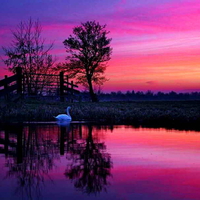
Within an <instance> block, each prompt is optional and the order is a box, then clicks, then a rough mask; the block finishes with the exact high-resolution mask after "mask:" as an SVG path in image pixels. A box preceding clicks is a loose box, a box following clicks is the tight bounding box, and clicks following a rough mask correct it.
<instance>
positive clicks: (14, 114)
mask: <svg viewBox="0 0 200 200" xmlns="http://www.w3.org/2000/svg"><path fill="white" fill-rule="evenodd" d="M67 106H71V108H72V109H71V116H72V119H73V120H86V121H93V122H96V123H106V124H131V125H138V126H139V125H143V126H153V127H161V126H162V127H163V126H164V127H167V126H170V127H174V128H183V129H185V128H188V129H200V102H199V101H140V102H99V103H89V102H84V103H61V102H45V103H42V102H40V101H21V102H18V103H17V104H14V103H11V104H7V106H3V107H1V112H0V121H1V122H12V121H53V120H54V118H53V116H56V115H57V114H60V113H65V108H66V107H67Z"/></svg>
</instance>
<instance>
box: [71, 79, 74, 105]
mask: <svg viewBox="0 0 200 200" xmlns="http://www.w3.org/2000/svg"><path fill="white" fill-rule="evenodd" d="M73 101H74V82H73V81H71V102H72V103H73Z"/></svg>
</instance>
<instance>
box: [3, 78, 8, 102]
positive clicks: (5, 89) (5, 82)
mask: <svg viewBox="0 0 200 200" xmlns="http://www.w3.org/2000/svg"><path fill="white" fill-rule="evenodd" d="M7 78H8V76H7V75H5V79H4V91H5V100H6V101H7V100H9V98H8V83H7Z"/></svg>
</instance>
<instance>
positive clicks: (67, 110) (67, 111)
mask: <svg viewBox="0 0 200 200" xmlns="http://www.w3.org/2000/svg"><path fill="white" fill-rule="evenodd" d="M70 109H71V107H70V106H68V107H67V109H66V113H68V114H69V110H70Z"/></svg>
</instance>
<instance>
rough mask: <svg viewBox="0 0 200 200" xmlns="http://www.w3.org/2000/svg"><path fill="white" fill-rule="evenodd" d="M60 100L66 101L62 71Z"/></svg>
mask: <svg viewBox="0 0 200 200" xmlns="http://www.w3.org/2000/svg"><path fill="white" fill-rule="evenodd" d="M60 101H61V102H64V73H63V72H60Z"/></svg>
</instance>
